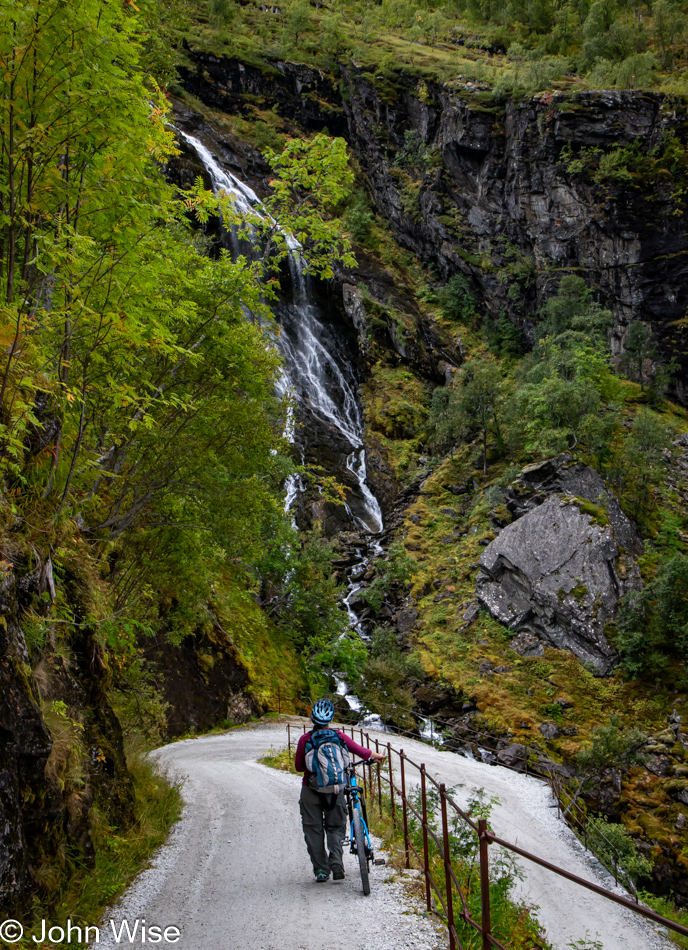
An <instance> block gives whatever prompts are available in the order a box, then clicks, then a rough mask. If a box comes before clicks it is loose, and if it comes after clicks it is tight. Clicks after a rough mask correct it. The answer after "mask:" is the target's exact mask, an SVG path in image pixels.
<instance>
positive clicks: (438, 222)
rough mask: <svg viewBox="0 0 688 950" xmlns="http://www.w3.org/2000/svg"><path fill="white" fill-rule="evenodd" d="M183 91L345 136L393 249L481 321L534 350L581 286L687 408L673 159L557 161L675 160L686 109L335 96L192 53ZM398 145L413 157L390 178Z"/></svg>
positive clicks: (687, 297)
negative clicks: (547, 312)
mask: <svg viewBox="0 0 688 950" xmlns="http://www.w3.org/2000/svg"><path fill="white" fill-rule="evenodd" d="M183 78H184V84H185V86H186V88H187V89H188V90H189V91H190V92H192V93H193V94H194V95H195V96H197V97H198V98H199V99H201V100H202V101H203V102H204V103H206V104H207V105H209V106H211V107H212V108H216V109H221V110H223V111H226V112H229V113H233V112H237V111H239V112H241V111H247V110H248V109H249V108H250V105H251V104H255V103H256V102H258V101H259V102H260V103H261V105H263V106H267V107H270V108H275V109H276V110H277V112H278V113H279V114H280V115H281V116H284V117H285V118H286V119H288V120H292V121H296V122H297V123H298V124H299V125H300V126H301V127H302V128H305V129H313V130H315V129H317V130H320V129H323V128H327V129H328V130H329V131H330V132H332V133H333V134H340V135H344V136H345V137H346V138H347V139H348V141H349V143H350V145H351V148H352V150H353V152H354V154H355V155H356V158H357V159H358V161H359V163H360V167H361V169H362V171H363V172H364V173H365V175H366V177H367V180H368V184H369V189H370V193H371V196H372V198H373V201H374V202H375V205H376V207H377V209H378V211H379V212H380V213H381V214H382V215H383V216H384V217H385V218H386V219H387V220H388V221H389V223H390V225H391V227H392V229H393V231H394V233H395V235H396V237H397V239H398V240H399V241H400V242H401V243H402V244H403V245H404V246H406V247H408V248H410V249H411V250H413V251H414V252H415V253H417V254H418V255H419V256H421V257H422V258H424V259H425V260H427V261H432V262H433V263H434V264H435V265H436V267H437V268H438V270H439V272H440V273H441V274H442V275H443V276H444V277H445V278H446V277H449V276H451V275H452V274H454V273H457V272H462V273H464V274H466V275H467V276H468V277H469V278H470V280H471V281H472V283H473V286H474V288H475V290H476V292H477V294H478V296H479V297H480V299H481V302H482V303H483V305H484V307H485V308H486V309H487V311H488V312H489V313H491V314H492V315H493V316H494V317H495V318H496V317H498V316H499V314H500V313H501V312H502V311H503V312H505V313H506V314H508V315H509V316H510V318H511V319H512V320H513V321H514V322H516V323H518V324H519V325H520V326H521V327H522V328H523V329H524V331H525V333H526V336H530V337H531V339H532V336H533V332H532V331H533V316H534V314H535V312H536V311H537V309H538V307H539V306H540V304H541V303H542V301H543V300H544V299H546V298H547V297H548V296H550V295H551V294H552V293H553V292H554V291H555V290H556V287H557V284H558V282H559V280H560V278H561V276H563V274H565V273H568V272H572V271H573V272H580V273H582V274H584V275H585V277H586V280H587V281H589V283H590V284H591V285H592V286H593V288H594V290H595V293H596V296H597V298H598V299H599V301H600V302H601V303H602V304H603V305H604V306H607V307H609V308H610V309H611V310H612V312H613V314H614V320H615V325H614V330H613V339H612V348H613V351H614V352H615V353H616V354H619V353H621V352H622V350H623V339H624V336H625V333H626V330H627V328H628V325H629V323H630V321H631V320H632V319H634V318H639V319H641V320H643V321H646V322H647V323H649V324H651V326H652V328H653V331H654V333H655V336H656V338H657V340H658V342H659V343H660V346H661V348H662V350H663V352H664V354H665V355H666V356H667V357H669V356H674V357H676V359H677V360H678V362H679V364H680V366H681V373H680V374H679V376H678V378H677V391H678V394H679V395H680V396H681V398H683V399H685V398H686V393H685V391H684V387H685V382H684V377H685V371H686V368H688V337H686V328H685V327H684V325H683V319H684V317H685V314H686V308H687V306H688V237H687V235H686V226H685V213H684V209H683V205H682V199H681V198H680V191H681V187H680V183H679V186H678V187H677V182H676V181H675V180H672V174H671V173H670V166H671V160H670V159H668V160H667V162H666V165H667V167H666V168H664V169H662V168H659V169H658V170H656V172H655V174H653V176H650V177H647V176H646V177H644V176H643V175H642V174H638V173H633V172H629V173H628V175H627V176H625V177H624V176H622V178H619V177H618V176H617V177H615V176H614V175H611V176H607V177H602V178H600V177H599V176H598V175H595V176H594V177H593V175H592V174H591V170H590V169H587V170H586V168H583V169H582V170H576V166H575V165H571V163H570V161H568V160H567V156H568V155H572V156H580V154H581V150H588V153H589V154H590V155H592V157H593V164H594V154H593V153H592V152H591V150H592V149H600V150H601V152H600V153H597V155H598V159H597V160H599V154H601V153H604V152H609V151H610V150H612V149H615V148H617V147H622V146H634V145H635V144H637V143H640V151H641V152H643V153H650V152H652V150H656V152H655V154H660V153H661V152H662V149H663V147H664V144H665V143H666V141H667V140H668V139H669V138H670V137H675V138H676V140H677V141H678V142H679V144H681V145H682V147H685V143H686V138H687V136H688V131H687V123H686V108H685V104H684V103H682V102H679V101H677V100H675V99H671V98H669V97H667V96H663V95H660V94H651V93H641V92H584V93H578V94H576V95H573V96H570V95H566V96H564V95H554V96H549V95H548V96H546V97H544V98H541V99H538V98H535V99H525V100H522V101H518V102H511V101H508V102H504V103H497V102H495V101H494V100H493V99H491V98H489V96H488V95H487V94H486V93H485V92H482V93H481V92H477V91H476V90H475V89H471V88H469V87H468V86H465V87H464V86H461V85H456V86H455V87H453V88H449V87H445V86H433V85H432V84H425V83H423V84H417V83H416V82H415V81H411V80H410V79H408V78H405V77H401V76H400V77H395V78H394V79H393V80H389V79H387V80H385V81H384V82H383V81H378V80H375V78H374V77H372V76H370V75H369V74H363V73H361V71H360V70H357V69H355V68H353V67H351V68H347V69H345V70H343V73H342V79H341V82H340V83H339V84H336V83H335V82H334V81H333V80H331V79H328V77H326V76H323V75H322V74H321V73H320V72H318V71H316V70H312V69H309V68H308V67H306V66H300V65H297V64H292V63H275V64H274V67H273V69H272V70H269V71H264V72H261V71H260V70H259V69H257V68H255V67H251V66H246V65H243V64H240V63H238V62H237V61H236V60H232V59H219V58H217V57H214V56H209V55H207V54H201V53H197V52H194V53H190V66H188V67H187V68H186V70H185V71H184V76H183ZM407 132H413V133H415V139H414V141H415V142H416V144H417V146H418V147H417V148H416V152H415V155H411V156H410V157H409V159H408V161H407V162H406V164H405V165H402V166H399V165H398V164H396V162H397V160H398V157H399V153H400V150H401V149H402V147H403V146H404V143H405V133H407ZM569 147H570V149H571V152H564V149H567V150H568V148H569ZM584 154H585V153H584ZM584 164H585V163H584ZM660 164H661V163H660ZM677 174H679V175H681V174H684V172H682V171H680V170H679V171H678V172H677ZM595 178H597V179H598V180H595Z"/></svg>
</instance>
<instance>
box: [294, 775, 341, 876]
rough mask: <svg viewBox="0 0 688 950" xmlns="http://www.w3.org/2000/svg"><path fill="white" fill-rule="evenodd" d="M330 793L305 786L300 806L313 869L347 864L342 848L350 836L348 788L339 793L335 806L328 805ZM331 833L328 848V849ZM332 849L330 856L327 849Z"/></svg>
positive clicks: (327, 869) (326, 869) (328, 868)
mask: <svg viewBox="0 0 688 950" xmlns="http://www.w3.org/2000/svg"><path fill="white" fill-rule="evenodd" d="M326 802H327V797H326V796H325V795H320V794H318V792H314V791H313V789H312V788H309V787H308V786H307V785H304V786H302V788H301V798H300V800H299V808H300V809H301V823H302V824H303V836H304V838H305V839H306V847H307V848H308V855H309V857H310V859H311V862H312V864H313V871H314V872H316V871H319V870H322V871H331V870H332V869H333V868H336V867H340V868H341V867H344V860H343V857H342V849H343V847H344V838H345V837H346V801H345V799H344V792H340V793H339V795H337V801H336V802H335V805H334V808H330V809H328V808H325V804H326ZM325 835H327V850H326V849H325ZM328 851H329V852H330V853H329V857H328V854H327V852H328Z"/></svg>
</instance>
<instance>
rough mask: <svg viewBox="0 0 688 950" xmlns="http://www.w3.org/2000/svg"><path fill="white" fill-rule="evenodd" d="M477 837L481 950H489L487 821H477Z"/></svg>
mask: <svg viewBox="0 0 688 950" xmlns="http://www.w3.org/2000/svg"><path fill="white" fill-rule="evenodd" d="M478 835H479V838H480V903H481V906H482V933H483V950H490V948H491V944H490V936H491V935H492V924H491V921H490V864H489V860H490V859H489V857H488V853H487V847H488V841H487V821H486V820H485V819H484V818H480V819H479V820H478Z"/></svg>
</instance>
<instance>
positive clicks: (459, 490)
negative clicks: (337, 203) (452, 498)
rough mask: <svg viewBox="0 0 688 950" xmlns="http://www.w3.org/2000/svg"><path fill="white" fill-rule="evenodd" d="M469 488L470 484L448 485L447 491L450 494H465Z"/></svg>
mask: <svg viewBox="0 0 688 950" xmlns="http://www.w3.org/2000/svg"><path fill="white" fill-rule="evenodd" d="M470 490H471V487H470V485H450V486H449V491H450V492H451V493H452V495H467V494H468V493H469V492H470Z"/></svg>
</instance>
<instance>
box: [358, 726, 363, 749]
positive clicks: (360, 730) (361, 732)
mask: <svg viewBox="0 0 688 950" xmlns="http://www.w3.org/2000/svg"><path fill="white" fill-rule="evenodd" d="M358 731H359V732H360V734H361V745H363V730H362V729H359V730H358Z"/></svg>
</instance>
